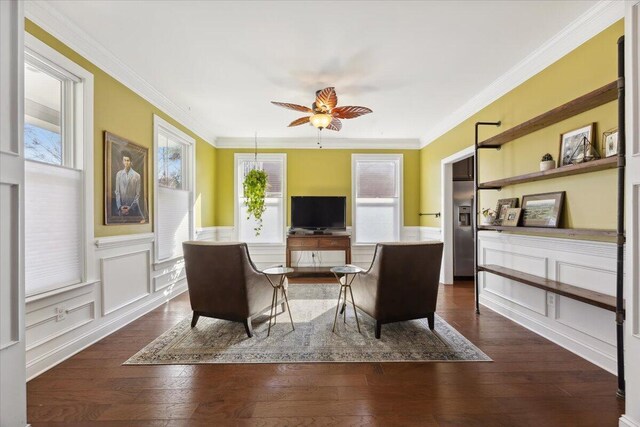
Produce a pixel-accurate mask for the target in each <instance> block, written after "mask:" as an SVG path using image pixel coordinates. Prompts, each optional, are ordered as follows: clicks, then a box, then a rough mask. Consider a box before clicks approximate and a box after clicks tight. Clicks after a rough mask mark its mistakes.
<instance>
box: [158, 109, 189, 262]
mask: <svg viewBox="0 0 640 427" xmlns="http://www.w3.org/2000/svg"><path fill="white" fill-rule="evenodd" d="M160 132H164V133H167V134H169V135H171V136H172V137H173V138H174V140H177V141H178V142H180V143H181V144H184V145H185V148H186V150H185V156H184V159H183V162H182V165H183V171H182V177H183V180H182V187H183V188H182V190H186V191H188V192H189V239H190V240H193V239H194V238H195V224H196V218H195V209H194V208H193V206H194V203H195V192H196V161H195V159H196V157H195V144H196V140H195V139H194V138H192V137H191V136H189V135H187V134H186V133H185V132H183V131H181V130H180V129H178V128H177V127H175V126H174V125H172V124H171V123H169V122H168V121H166V120H164V119H163V118H162V117H160V116H157V115H155V114H154V115H153V155H152V158H153V159H154V163H153V195H154V197H153V234H154V245H153V248H154V251H153V252H154V255H153V257H154V263H155V264H156V265H158V264H162V263H166V262H172V261H178V260H180V259H182V258H183V256H182V255H179V256H174V257H170V258H163V259H159V258H158V255H159V253H160V250H159V249H160V248H159V244H160V242H159V239H158V234H159V223H158V199H159V197H158V194H159V192H158V191H159V189H160V185H159V184H158V137H159V135H160ZM178 191H180V190H178Z"/></svg>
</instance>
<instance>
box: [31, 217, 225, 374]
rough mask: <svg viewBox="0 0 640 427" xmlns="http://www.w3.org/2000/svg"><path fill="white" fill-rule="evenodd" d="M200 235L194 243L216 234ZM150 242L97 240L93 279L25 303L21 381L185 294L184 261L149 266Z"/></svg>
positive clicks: (147, 236) (140, 238)
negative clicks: (24, 355) (23, 373)
mask: <svg viewBox="0 0 640 427" xmlns="http://www.w3.org/2000/svg"><path fill="white" fill-rule="evenodd" d="M205 231H206V232H205V233H201V235H200V236H199V237H202V236H208V237H209V238H211V237H213V236H215V234H216V233H215V230H209V229H206V230H205ZM153 239H154V235H153V233H144V234H136V235H130V236H114V237H104V238H98V239H96V241H95V248H94V251H95V256H94V257H93V259H94V260H95V261H94V262H95V266H94V267H95V268H94V271H96V272H97V273H96V274H97V276H98V277H96V278H92V280H89V281H88V282H87V283H86V284H83V285H79V286H74V287H70V288H67V289H62V290H60V291H59V292H49V293H47V294H45V295H42V296H39V297H32V298H30V299H28V300H27V305H26V313H27V315H26V331H27V332H26V334H27V340H26V342H27V378H29V379H31V378H33V377H35V376H37V375H39V374H40V373H42V372H44V371H46V370H48V369H50V368H51V367H53V366H55V365H57V364H58V363H60V362H62V361H63V360H65V359H67V358H69V357H70V356H72V355H74V354H75V353H77V352H78V351H80V350H82V349H84V348H85V347H87V346H89V345H91V344H93V343H95V342H96V341H98V340H100V339H102V338H104V337H105V336H107V335H109V334H111V333H113V332H115V331H116V330H118V329H120V328H122V327H123V326H125V325H126V324H128V323H130V322H131V321H133V320H135V319H136V318H138V317H140V316H142V315H144V314H146V313H147V312H149V311H151V310H153V309H154V308H156V307H158V306H159V305H161V304H163V303H165V302H166V301H168V300H169V299H171V298H173V297H175V296H176V295H179V294H180V293H182V292H184V291H186V289H187V286H186V278H185V273H184V260H183V259H182V257H179V258H176V259H173V260H171V261H166V262H163V263H161V264H158V265H152V260H153V259H154V257H153V250H154V249H153Z"/></svg>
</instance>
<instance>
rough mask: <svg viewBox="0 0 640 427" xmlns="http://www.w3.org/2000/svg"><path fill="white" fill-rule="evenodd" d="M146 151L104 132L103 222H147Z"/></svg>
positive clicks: (147, 176) (109, 223) (147, 151)
mask: <svg viewBox="0 0 640 427" xmlns="http://www.w3.org/2000/svg"><path fill="white" fill-rule="evenodd" d="M148 154H149V149H148V148H146V147H143V146H141V145H138V144H134V143H133V142H131V141H128V140H126V139H124V138H121V137H119V136H117V135H114V134H112V133H110V132H105V133H104V223H105V224H106V225H114V224H144V223H146V222H148V220H149V217H148V216H147V215H148V212H147V208H146V207H147V182H148V180H149V172H148V167H147V157H148Z"/></svg>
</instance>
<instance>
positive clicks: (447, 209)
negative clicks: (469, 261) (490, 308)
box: [440, 145, 476, 285]
mask: <svg viewBox="0 0 640 427" xmlns="http://www.w3.org/2000/svg"><path fill="white" fill-rule="evenodd" d="M473 154H474V148H473V145H472V146H470V147H467V148H465V149H464V150H460V151H458V152H457V153H455V154H452V155H450V156H449V157H447V158H445V159H442V160H441V162H440V212H441V216H442V220H441V224H442V241H443V242H444V251H443V254H442V270H441V271H440V282H441V283H443V284H445V285H450V284H453V216H454V215H453V164H454V163H456V162H459V161H460V160H464V159H467V158H469V157H473ZM473 173H474V174H475V173H476V171H475V170H474V171H473ZM474 247H475V246H474ZM474 250H475V249H474Z"/></svg>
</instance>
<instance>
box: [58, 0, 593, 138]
mask: <svg viewBox="0 0 640 427" xmlns="http://www.w3.org/2000/svg"><path fill="white" fill-rule="evenodd" d="M594 3H595V2H593V1H430V2H400V1H353V2H351V1H350V2H347V1H335V2H332V1H313V2H303V1H297V2H293V1H281V2H273V1H257V2H237V1H236V2H206V1H181V2H177V1H153V2H152V1H127V2H124V1H85V2H79V1H67V0H59V1H56V2H51V3H49V5H50V6H51V7H53V8H55V10H57V11H58V12H60V13H61V14H62V15H64V16H65V17H66V18H67V19H69V20H71V21H72V22H73V23H74V24H76V25H77V26H78V27H80V28H81V29H82V30H84V31H85V32H86V33H87V34H90V35H91V37H93V38H94V39H95V40H96V41H97V42H98V43H100V44H101V45H102V46H103V47H105V48H106V49H107V50H108V51H110V52H111V53H112V54H113V55H114V56H116V57H117V58H118V59H119V60H121V61H122V62H123V63H125V64H127V65H128V66H129V67H130V68H131V69H132V70H133V71H134V72H135V73H137V74H138V75H139V76H141V77H142V78H144V79H145V80H146V81H147V82H148V83H150V84H151V85H152V86H154V87H155V88H156V89H157V90H158V91H160V92H161V93H162V94H164V95H165V96H166V97H168V98H169V99H170V100H171V101H173V102H174V103H175V104H177V105H178V106H179V107H182V108H184V109H187V110H189V111H190V113H191V115H192V116H193V117H194V118H195V119H196V120H197V121H199V122H200V123H201V124H203V125H204V128H205V129H206V130H207V132H209V135H204V136H206V137H210V138H212V139H213V138H216V137H218V138H220V137H228V138H241V137H251V136H253V134H254V131H257V132H258V135H259V136H260V137H268V138H310V137H315V135H316V133H315V130H314V129H313V128H311V127H309V126H300V127H297V128H287V127H286V126H287V124H288V123H289V122H291V121H292V120H293V119H295V118H298V117H300V116H302V114H301V113H298V112H295V111H291V110H285V109H282V108H279V107H276V106H273V105H271V104H270V103H269V101H272V100H274V101H284V102H292V103H298V104H303V105H310V104H311V103H312V102H313V99H314V93H315V91H316V90H317V89H320V88H323V87H326V86H335V88H336V92H337V94H338V100H339V103H338V105H362V106H367V107H369V108H371V109H372V110H373V113H372V114H369V115H366V116H363V117H360V118H357V119H353V120H345V121H344V122H343V128H342V130H341V131H340V132H339V133H336V132H331V131H328V130H327V131H323V138H331V137H338V138H359V139H371V138H384V139H408V138H409V139H413V138H415V139H418V138H420V137H421V136H424V135H425V134H426V133H428V132H429V130H430V129H433V128H434V127H437V126H438V124H439V123H441V122H442V121H443V120H446V118H447V117H448V116H450V115H451V114H452V113H453V112H454V111H456V110H457V109H458V108H460V107H461V106H462V105H463V104H465V102H467V101H468V100H469V99H470V98H472V97H473V96H474V95H476V94H478V93H479V92H480V91H481V90H482V89H483V88H485V87H487V86H488V85H490V84H491V83H492V82H493V81H495V80H496V79H498V78H499V77H500V76H501V75H503V74H504V73H505V72H507V71H508V70H509V69H510V68H511V67H513V66H514V65H516V64H517V63H518V62H520V61H522V60H523V59H524V58H525V57H527V56H528V55H529V54H531V52H533V51H534V50H535V49H536V48H538V47H539V46H541V45H542V44H543V43H544V42H545V41H547V40H549V39H550V38H552V37H553V36H554V35H555V34H557V33H559V32H560V31H561V30H563V29H564V28H565V27H566V26H567V25H569V24H570V23H571V22H572V21H573V20H575V19H576V18H578V17H579V16H580V15H582V14H583V13H585V12H586V11H587V10H588V9H589V8H590V7H591V6H593V5H594Z"/></svg>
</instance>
